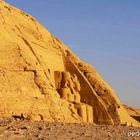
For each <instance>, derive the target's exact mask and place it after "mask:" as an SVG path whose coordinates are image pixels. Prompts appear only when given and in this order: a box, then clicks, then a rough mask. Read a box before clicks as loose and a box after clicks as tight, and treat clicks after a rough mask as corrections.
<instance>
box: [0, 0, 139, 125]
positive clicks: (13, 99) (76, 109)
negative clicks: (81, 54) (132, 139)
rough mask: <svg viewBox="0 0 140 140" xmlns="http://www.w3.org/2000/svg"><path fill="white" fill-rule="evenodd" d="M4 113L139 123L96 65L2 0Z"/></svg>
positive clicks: (0, 89) (0, 96) (0, 109)
mask: <svg viewBox="0 0 140 140" xmlns="http://www.w3.org/2000/svg"><path fill="white" fill-rule="evenodd" d="M0 103H1V106H0V116H1V117H6V116H13V117H22V118H26V119H31V120H47V121H64V122H77V123H80V122H88V123H98V124H112V125H113V124H126V125H139V123H138V122H137V121H135V120H134V119H133V118H131V116H130V115H129V114H128V113H127V111H126V110H125V109H124V107H123V106H122V105H121V103H120V101H119V99H118V98H117V97H116V95H115V93H114V91H113V90H112V88H111V87H110V86H109V85H108V84H107V83H106V82H105V81H104V80H103V79H102V78H101V76H100V75H99V74H98V73H97V71H96V70H95V69H94V68H93V67H92V66H90V65H89V64H86V63H85V62H83V61H81V60H80V59H79V58H78V57H77V56H76V55H75V54H74V53H73V52H71V51H70V50H69V49H68V48H67V47H66V46H65V45H64V44H63V43H61V42H60V41H59V40H58V39H57V38H56V37H54V36H53V35H52V34H51V33H49V32H48V31H47V30H46V29H45V28H44V27H42V25H40V24H39V23H38V22H37V21H36V20H35V19H34V18H33V17H31V16H30V15H28V14H26V13H24V12H22V11H20V10H18V9H16V8H14V7H12V6H10V5H9V4H7V3H5V2H3V1H2V0H0Z"/></svg>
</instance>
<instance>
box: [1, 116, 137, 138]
mask: <svg viewBox="0 0 140 140" xmlns="http://www.w3.org/2000/svg"><path fill="white" fill-rule="evenodd" d="M130 135H131V136H130ZM132 135H133V136H132ZM129 139H130V140H140V128H136V127H126V126H107V125H85V124H64V123H49V122H44V121H40V122H32V121H27V120H15V119H11V118H10V119H9V118H5V119H0V140H129Z"/></svg>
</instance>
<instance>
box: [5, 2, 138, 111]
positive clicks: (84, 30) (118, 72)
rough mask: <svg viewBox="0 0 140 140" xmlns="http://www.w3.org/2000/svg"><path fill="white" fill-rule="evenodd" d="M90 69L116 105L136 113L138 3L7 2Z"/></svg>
mask: <svg viewBox="0 0 140 140" xmlns="http://www.w3.org/2000/svg"><path fill="white" fill-rule="evenodd" d="M6 1H7V2H8V3H10V4H12V5H14V6H16V7H18V8H20V9H21V10H23V11H25V12H27V13H29V14H31V15H32V16H34V17H35V18H36V19H37V20H38V21H39V22H40V23H41V24H43V25H44V26H45V27H46V28H47V29H48V30H49V31H50V32H51V33H53V34H54V35H55V36H56V37H58V38H59V39H60V40H61V41H63V42H64V43H65V44H67V45H68V46H69V47H70V48H71V49H72V50H73V52H75V53H76V54H77V55H78V56H79V57H80V58H81V59H82V60H85V61H86V62H88V63H90V64H92V65H93V66H94V67H95V68H96V69H97V70H98V72H99V73H100V74H101V75H102V77H103V78H104V79H105V80H106V81H107V82H108V83H110V84H111V86H112V87H113V88H114V90H115V91H116V93H117V95H118V96H119V98H120V99H121V101H122V102H123V103H125V104H129V105H133V106H135V107H139V108H140V0H6Z"/></svg>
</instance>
